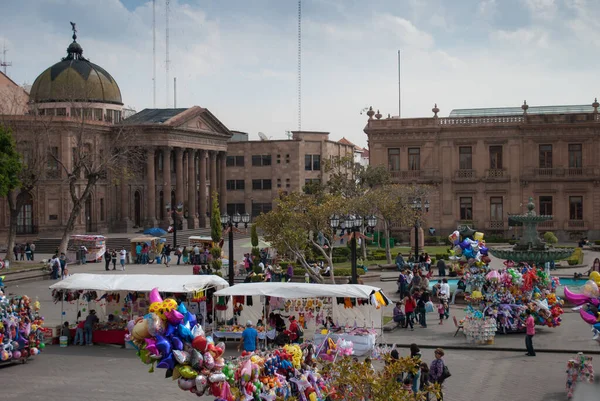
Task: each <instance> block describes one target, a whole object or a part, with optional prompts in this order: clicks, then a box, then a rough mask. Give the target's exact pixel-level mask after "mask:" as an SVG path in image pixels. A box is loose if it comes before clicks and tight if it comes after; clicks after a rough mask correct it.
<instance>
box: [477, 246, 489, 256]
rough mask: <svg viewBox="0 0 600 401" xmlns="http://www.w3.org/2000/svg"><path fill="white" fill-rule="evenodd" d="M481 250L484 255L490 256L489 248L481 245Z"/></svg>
mask: <svg viewBox="0 0 600 401" xmlns="http://www.w3.org/2000/svg"><path fill="white" fill-rule="evenodd" d="M479 252H481V254H482V255H483V256H488V249H487V248H486V247H485V246H481V247H479Z"/></svg>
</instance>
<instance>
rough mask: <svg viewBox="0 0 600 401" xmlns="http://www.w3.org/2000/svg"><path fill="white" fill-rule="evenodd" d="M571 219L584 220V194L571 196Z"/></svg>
mask: <svg viewBox="0 0 600 401" xmlns="http://www.w3.org/2000/svg"><path fill="white" fill-rule="evenodd" d="M569 220H583V196H569Z"/></svg>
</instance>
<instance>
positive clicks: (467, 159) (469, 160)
mask: <svg viewBox="0 0 600 401" xmlns="http://www.w3.org/2000/svg"><path fill="white" fill-rule="evenodd" d="M458 168H459V169H460V170H471V169H473V148H472V147H470V146H461V147H459V148H458ZM461 199H462V198H461ZM469 199H470V198H469Z"/></svg>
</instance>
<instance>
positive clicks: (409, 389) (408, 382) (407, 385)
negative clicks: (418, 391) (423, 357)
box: [402, 377, 413, 394]
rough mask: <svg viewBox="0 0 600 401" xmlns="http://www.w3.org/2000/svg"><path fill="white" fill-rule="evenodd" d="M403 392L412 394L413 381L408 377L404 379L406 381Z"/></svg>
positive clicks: (403, 384)
mask: <svg viewBox="0 0 600 401" xmlns="http://www.w3.org/2000/svg"><path fill="white" fill-rule="evenodd" d="M402 390H404V391H406V392H408V393H409V394H412V393H413V391H412V379H411V378H410V377H407V378H405V379H404V381H403V382H402Z"/></svg>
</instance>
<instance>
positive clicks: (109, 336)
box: [69, 329, 127, 345]
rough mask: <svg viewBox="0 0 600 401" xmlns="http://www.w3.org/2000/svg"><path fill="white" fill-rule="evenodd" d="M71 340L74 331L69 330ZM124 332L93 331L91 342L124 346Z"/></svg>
mask: <svg viewBox="0 0 600 401" xmlns="http://www.w3.org/2000/svg"><path fill="white" fill-rule="evenodd" d="M69 331H70V332H71V338H75V329H70V330H69ZM125 334H127V331H126V330H94V331H93V332H92V342H94V343H99V344H120V345H124V344H125Z"/></svg>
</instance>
